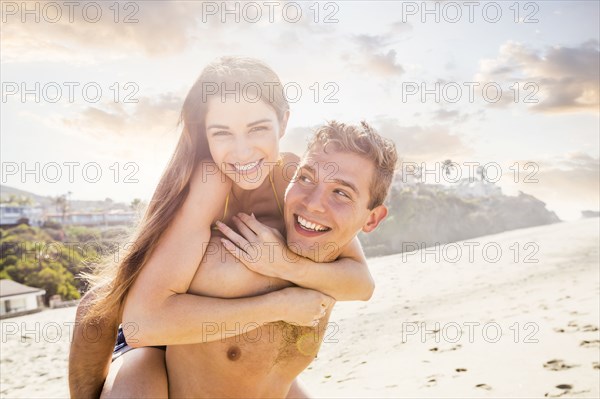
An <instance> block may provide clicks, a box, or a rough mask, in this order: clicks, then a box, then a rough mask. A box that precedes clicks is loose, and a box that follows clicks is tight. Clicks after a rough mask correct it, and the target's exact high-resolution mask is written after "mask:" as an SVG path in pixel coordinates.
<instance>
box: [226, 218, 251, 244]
mask: <svg viewBox="0 0 600 399" xmlns="http://www.w3.org/2000/svg"><path fill="white" fill-rule="evenodd" d="M232 220H233V223H235V225H236V227H237V228H238V230H239V231H240V233H242V235H243V236H244V237H245V238H246V239H247V240H248V241H255V240H256V234H255V233H254V231H252V230H251V229H250V228H249V227H248V226H247V225H246V223H244V221H243V220H242V219H240V218H239V217H237V216H234V217H233V218H232Z"/></svg>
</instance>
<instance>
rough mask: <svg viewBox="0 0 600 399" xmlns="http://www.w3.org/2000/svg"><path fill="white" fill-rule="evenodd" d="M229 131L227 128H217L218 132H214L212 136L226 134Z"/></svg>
mask: <svg viewBox="0 0 600 399" xmlns="http://www.w3.org/2000/svg"><path fill="white" fill-rule="evenodd" d="M228 134H229V132H228V131H227V130H219V131H218V132H214V133H213V136H227V135H228Z"/></svg>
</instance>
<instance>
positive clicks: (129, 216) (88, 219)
mask: <svg viewBox="0 0 600 399" xmlns="http://www.w3.org/2000/svg"><path fill="white" fill-rule="evenodd" d="M136 217H137V213H136V212H133V211H129V212H128V211H121V210H112V211H108V212H106V211H105V212H68V213H66V214H65V215H64V218H63V215H62V214H59V213H50V214H47V215H46V219H47V220H49V221H53V222H57V223H60V224H62V225H79V226H115V225H129V224H133V223H134V222H135V220H136Z"/></svg>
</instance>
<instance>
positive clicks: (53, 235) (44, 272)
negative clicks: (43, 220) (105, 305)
mask: <svg viewBox="0 0 600 399" xmlns="http://www.w3.org/2000/svg"><path fill="white" fill-rule="evenodd" d="M126 233H127V232H126V231H125V229H111V230H104V231H101V230H99V229H94V228H88V227H83V226H69V227H64V228H63V227H61V226H60V225H59V224H56V223H52V224H46V225H44V227H41V228H40V227H31V226H28V225H25V224H21V225H19V226H16V227H13V228H9V229H0V235H1V237H0V248H1V256H0V278H2V279H10V280H14V281H16V282H19V283H22V284H25V285H28V286H31V287H37V288H42V289H44V290H46V296H45V302H46V304H48V300H49V299H50V297H51V296H52V295H56V294H58V295H60V296H61V297H62V299H63V300H69V299H78V298H79V297H80V295H81V293H83V292H85V291H86V289H87V287H86V286H85V282H84V281H83V280H82V279H80V278H79V275H80V273H81V272H89V271H91V268H92V267H93V266H94V265H95V264H96V263H97V262H99V261H100V259H101V258H102V257H103V256H105V255H107V254H110V253H113V252H115V251H116V248H119V247H122V245H121V244H120V243H121V241H120V239H121V238H122V237H124V236H125V234H126Z"/></svg>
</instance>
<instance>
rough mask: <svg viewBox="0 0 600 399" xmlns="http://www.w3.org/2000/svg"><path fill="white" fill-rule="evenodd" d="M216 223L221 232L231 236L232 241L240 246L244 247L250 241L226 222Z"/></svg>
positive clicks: (228, 236)
mask: <svg viewBox="0 0 600 399" xmlns="http://www.w3.org/2000/svg"><path fill="white" fill-rule="evenodd" d="M216 224H217V227H218V228H219V230H220V231H221V233H223V234H224V235H225V237H227V238H229V239H230V240H231V242H233V243H234V244H235V245H237V246H238V247H239V248H242V249H244V248H245V247H246V246H247V245H248V241H247V240H246V239H245V238H244V237H242V236H241V235H239V234H238V233H236V232H235V231H233V230H232V229H231V228H230V227H229V226H227V225H226V224H225V223H222V222H217V223H216Z"/></svg>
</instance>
